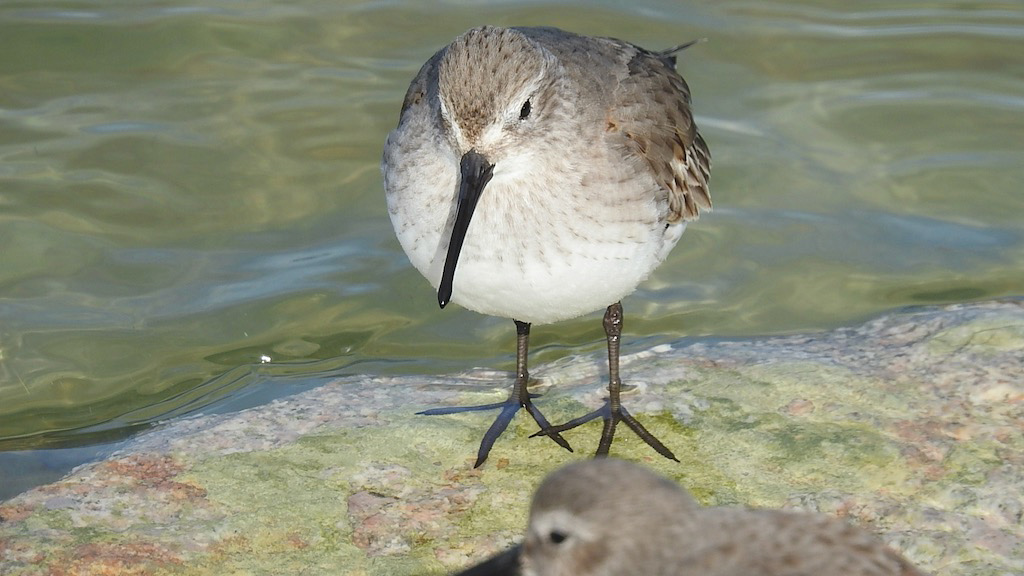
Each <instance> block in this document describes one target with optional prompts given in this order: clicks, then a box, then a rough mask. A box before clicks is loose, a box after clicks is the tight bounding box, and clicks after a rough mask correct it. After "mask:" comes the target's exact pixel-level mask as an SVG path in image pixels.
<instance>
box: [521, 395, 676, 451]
mask: <svg viewBox="0 0 1024 576" xmlns="http://www.w3.org/2000/svg"><path fill="white" fill-rule="evenodd" d="M598 416H600V417H601V418H602V419H603V420H604V428H603V429H602V431H601V442H600V443H599V444H598V446H597V453H596V454H595V456H607V455H608V449H609V448H611V445H612V439H613V438H614V437H615V426H616V424H618V423H619V422H620V421H621V422H623V423H625V424H626V426H628V427H629V429H630V430H632V431H633V432H634V433H636V435H637V436H639V437H640V439H641V440H643V441H644V442H645V443H646V444H647V445H648V446H650V447H651V448H654V451H655V452H657V453H658V454H661V455H662V456H664V457H665V458H668V459H669V460H675V461H676V462H679V459H678V458H676V455H675V454H673V453H672V451H671V450H669V449H668V447H667V446H665V445H664V444H663V443H662V442H661V441H660V440H658V439H657V438H655V437H654V434H651V433H650V432H649V431H648V430H647V428H644V426H643V424H641V423H640V422H639V421H638V420H637V419H636V418H633V415H632V414H630V413H629V412H628V411H627V410H626V408H625V407H623V406H621V405H620V406H619V409H618V410H615V411H613V410H612V409H611V403H610V402H609V401H607V400H605V403H604V405H603V406H601V407H600V408H598V409H597V410H594V411H593V412H590V413H589V414H585V415H583V416H580V417H579V418H574V419H573V420H570V421H568V422H566V423H565V424H559V425H557V426H546V427H542V428H541V430H540V431H538V432H535V433H534V434H532V435H531V436H530V437H531V438H532V437H534V436H551V435H553V434H559V433H561V432H565V431H566V430H571V429H573V428H576V427H577V426H580V425H581V424H586V423H587V422H590V421H591V420H595V419H596V418H597V417H598Z"/></svg>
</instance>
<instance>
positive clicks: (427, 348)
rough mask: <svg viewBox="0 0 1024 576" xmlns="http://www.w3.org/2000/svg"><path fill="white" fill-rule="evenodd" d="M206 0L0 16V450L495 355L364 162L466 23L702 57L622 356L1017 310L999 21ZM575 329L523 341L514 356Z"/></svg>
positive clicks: (1016, 151) (978, 13)
mask: <svg viewBox="0 0 1024 576" xmlns="http://www.w3.org/2000/svg"><path fill="white" fill-rule="evenodd" d="M208 4H209V5H208V6H207V7H196V6H194V5H191V4H188V5H186V4H179V5H174V4H173V3H171V4H168V3H163V4H162V5H161V6H155V7H154V6H144V5H136V4H133V3H129V4H124V5H120V6H118V5H110V4H108V3H94V4H91V3H88V2H85V3H76V4H75V8H74V9H73V10H49V9H44V8H38V7H36V6H35V5H33V4H23V5H22V4H10V3H8V4H5V5H4V6H3V7H0V36H2V37H3V38H4V50H3V51H0V246H3V249H2V252H0V264H2V265H0V450H17V449H25V448H39V447H53V446H75V445H80V444H83V443H85V444H88V443H91V442H94V441H96V440H100V439H103V440H109V439H112V438H118V437H121V436H123V434H124V433H126V432H129V431H131V430H134V429H135V425H138V424H143V423H146V422H150V421H152V420H154V419H158V418H160V417H164V416H167V415H174V414H178V413H181V412H183V411H186V410H193V409H196V408H198V407H202V406H206V405H208V404H210V403H219V404H220V405H222V406H238V405H244V404H246V403H258V402H262V401H265V400H266V399H267V398H270V397H273V396H276V395H281V394H285V393H288V392H290V391H294V390H296V389H298V388H299V387H301V386H302V385H309V383H310V382H314V381H315V379H316V375H318V374H336V373H339V372H373V373H388V372H392V373H393V372H405V373H409V372H424V373H425V372H445V371H450V370H457V369H463V368H466V367H469V366H481V365H489V366H495V367H506V368H507V367H510V362H511V358H510V353H511V351H512V344H511V343H512V339H513V332H512V328H511V323H510V322H508V321H507V320H503V319H493V318H486V317H482V316H478V315H475V314H473V313H470V312H466V311H464V310H457V309H455V310H452V309H448V310H445V311H443V312H442V311H439V310H437V307H436V303H435V302H434V295H433V293H432V292H431V290H430V289H429V287H428V286H427V285H426V283H425V282H424V281H423V280H422V279H421V278H420V276H419V275H418V273H416V272H415V271H414V270H412V268H411V267H410V266H409V265H408V263H407V262H406V260H405V257H404V255H403V254H402V252H401V250H400V248H399V247H398V244H397V242H396V241H395V240H394V238H393V237H392V233H391V226H390V223H389V222H388V220H387V215H386V212H385V209H384V200H383V193H382V191H381V183H380V177H379V173H378V169H377V163H378V159H379V154H380V148H381V145H382V143H383V140H384V137H385V135H386V133H387V131H388V130H390V129H391V128H392V127H393V125H394V124H395V123H396V121H397V114H398V108H399V106H400V102H401V98H402V96H403V94H404V91H405V88H406V86H407V84H408V81H409V79H410V78H411V77H412V75H413V74H414V73H415V71H416V70H417V69H418V67H419V65H420V64H421V63H422V61H423V60H425V59H426V58H427V57H428V56H429V55H430V54H432V53H433V51H434V50H436V49H437V48H438V47H440V46H442V45H444V44H445V43H447V42H448V41H449V40H450V39H451V38H452V37H454V36H455V35H456V34H458V33H459V32H461V31H463V30H465V29H466V28H469V27H471V26H473V25H476V24H479V23H481V22H490V23H495V24H508V25H510V24H548V25H556V26H561V27H564V28H568V29H572V30H575V31H580V32H584V33H590V34H600V35H613V36H618V37H622V38H626V39H629V40H632V41H635V42H637V43H640V44H642V45H645V46H648V47H651V48H657V47H667V46H670V45H673V44H677V43H679V42H682V41H685V40H689V39H692V38H698V37H707V38H708V39H709V42H706V43H703V44H701V45H700V46H699V47H697V48H695V49H693V50H690V51H687V52H686V53H685V54H684V55H683V57H682V58H681V68H682V69H683V70H684V72H685V75H686V77H687V79H688V80H689V82H690V84H691V88H692V90H693V94H694V100H695V105H696V110H697V113H698V122H699V123H700V125H701V127H702V132H703V133H704V134H705V136H706V138H707V140H708V142H709V143H710V146H711V148H712V152H713V156H714V170H713V176H712V189H713V195H714V199H715V202H716V210H715V212H713V213H711V214H709V215H707V216H705V217H702V218H701V220H700V221H699V222H698V223H696V224H695V225H693V226H690V227H689V229H688V230H687V232H686V234H685V236H684V238H683V240H682V242H681V243H680V244H679V246H678V247H677V248H676V250H675V252H674V253H673V254H672V256H671V257H670V258H669V260H668V262H667V263H666V264H665V265H664V266H662V267H661V268H660V269H659V270H658V271H657V272H656V273H655V274H654V275H653V276H652V278H651V279H650V280H649V281H648V282H647V283H645V284H644V285H642V286H641V288H640V290H638V292H637V293H636V294H635V295H634V296H632V297H630V298H628V299H627V300H626V301H625V306H626V310H627V325H626V329H627V333H628V336H629V337H628V338H627V346H629V345H632V346H635V347H637V346H649V345H652V344H654V343H657V342H660V341H666V340H671V339H675V338H680V337H693V336H701V335H714V336H736V335H739V336H742V335H753V334H764V333H778V332H790V331H796V330H816V329H823V328H827V327H832V326H836V325H840V324H846V323H850V322H854V321H857V320H860V319H863V318H866V317H869V316H871V315H874V314H877V313H879V312H881V311H883V310H887V309H891V308H896V307H902V306H907V305H913V304H934V303H943V302H950V301H960V300H973V299H985V298H993V297H998V296H1003V295H1020V294H1022V293H1024V238H1022V236H1024V223H1022V222H1024V218H1021V214H1022V209H1024V199H1022V198H1024V196H1022V195H1021V193H1020V190H1019V188H1020V182H1022V181H1024V157H1022V154H1021V148H1020V134H1024V114H1022V112H1024V56H1022V55H1021V51H1020V50H1019V46H1020V42H1021V39H1022V38H1024V12H1022V11H1021V10H1019V6H1018V5H1014V4H1012V3H996V2H990V3H985V2H977V3H972V4H969V5H967V4H964V5H944V4H934V3H927V2H916V3H915V2H905V3H902V4H900V5H899V6H895V5H891V4H888V3H868V4H865V3H852V4H851V3H839V2H836V3H833V4H831V5H830V4H827V3H821V2H814V3H810V2H808V3H806V4H805V3H799V2H724V3H723V2H719V3H702V4H696V3H695V4H694V5H692V6H678V5H677V3H675V2H668V1H664V2H658V1H650V2H641V3H639V4H638V5H635V6H634V5H631V6H630V7H628V8H626V7H622V8H619V7H616V6H617V5H615V4H614V3H608V6H603V7H601V6H598V7H595V6H594V5H593V4H592V3H587V4H586V5H585V6H584V4H582V3H580V4H579V5H576V6H573V5H571V4H569V5H567V4H564V3H563V4H559V5H558V6H545V5H537V4H533V3H521V4H515V3H506V4H503V5H501V6H500V7H477V8H474V9H473V10H466V9H464V8H460V7H458V6H454V5H453V6H447V5H446V6H431V7H425V6H424V5H422V4H420V3H415V2H404V3H402V2H399V3H387V4H359V5H351V6H345V5H334V4H329V5H323V4H321V3H316V4H313V3H310V4H309V5H308V6H306V5H302V4H295V3H281V4H280V5H278V4H273V3H266V2H264V3H258V4H246V5H244V6H243V5H238V4H235V3H225V2H211V3H208ZM425 19H429V20H430V21H433V22H437V23H438V25H436V26H423V25H422V22H423V21H424V20H425ZM601 341H602V339H601V332H600V323H599V321H598V320H597V317H596V316H595V317H587V318H583V319H578V320H575V321H570V322H565V323H561V324H558V325H554V326H541V327H537V328H536V329H535V333H534V342H533V344H534V347H535V350H536V358H535V360H534V361H535V362H544V361H550V360H553V359H556V358H558V357H560V356H563V355H565V354H569V353H572V352H574V351H578V350H581V351H587V350H596V349H598V348H600V346H601ZM282 374H288V375H289V376H294V377H296V378H297V379H296V380H294V382H296V383H295V384H290V383H289V382H292V381H290V380H288V379H284V380H278V378H280V376H281V375H282ZM272 379H273V380H274V381H275V382H277V384H275V385H273V386H269V385H266V382H268V381H270V380H272ZM298 382H301V383H303V384H298ZM232 402H234V404H232ZM79 450H88V449H79ZM49 454H50V456H49V457H50V458H51V460H50V461H49V462H50V463H51V464H52V463H54V462H55V463H56V464H54V466H55V469H57V470H59V469H63V467H65V464H66V462H68V461H74V460H75V458H71V457H66V456H65V455H64V453H60V452H51V453H49ZM77 454H79V456H77V458H82V457H88V456H82V454H83V452H77ZM45 460H46V457H45V456H44V457H42V459H41V460H34V461H45ZM25 461H26V460H25V458H24V455H22V456H12V455H10V454H9V455H7V456H3V455H2V454H0V464H2V465H0V469H2V470H4V472H2V474H4V475H6V476H5V478H7V481H5V482H0V484H5V485H7V486H14V485H15V484H13V483H12V482H14V481H13V480H11V478H21V479H22V480H24V478H29V477H31V478H33V479H34V478H36V476H35V472H31V471H29V469H30V468H32V467H31V466H28V465H26V464H24V462H25ZM0 480H3V478H0ZM18 485H19V486H20V485H22V484H20V483H19V484H18ZM11 490H13V488H9V489H8V493H7V494H5V493H4V492H3V490H2V489H0V497H3V496H4V495H9V491H11Z"/></svg>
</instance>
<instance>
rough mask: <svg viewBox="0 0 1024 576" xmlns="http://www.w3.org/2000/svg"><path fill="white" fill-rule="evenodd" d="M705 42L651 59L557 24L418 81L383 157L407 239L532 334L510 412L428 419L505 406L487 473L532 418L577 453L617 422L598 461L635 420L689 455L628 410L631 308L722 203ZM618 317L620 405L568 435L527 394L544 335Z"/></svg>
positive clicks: (479, 304)
mask: <svg viewBox="0 0 1024 576" xmlns="http://www.w3.org/2000/svg"><path fill="white" fill-rule="evenodd" d="M691 44H692V43H691ZM688 45H689V44H687V45H683V46H678V47H676V48H672V49H669V50H665V51H662V52H651V51H648V50H644V49H643V48H640V47H638V46H634V45H633V44H629V43H627V42H623V41H621V40H615V39H612V38H591V37H587V36H579V35H576V34H572V33H570V32H565V31H563V30H559V29H556V28H496V27H491V26H485V27H482V28H475V29H473V30H470V31H468V32H466V33H465V34H463V35H462V36H459V37H458V38H456V39H455V40H454V41H453V42H452V43H451V44H449V45H448V46H446V47H445V48H443V49H442V50H441V51H439V52H438V53H437V54H435V55H434V56H433V57H432V58H430V60H428V61H427V63H426V64H424V65H423V67H422V68H421V69H420V71H419V74H417V75H416V78H414V79H413V81H412V84H411V85H410V86H409V91H408V92H407V93H406V96H405V101H404V103H403V105H402V114H401V118H400V120H399V123H398V127H397V128H396V129H395V130H394V131H393V132H391V134H390V135H388V140H387V144H386V145H385V147H384V158H383V161H382V170H383V173H384V187H385V189H386V192H387V202H388V212H389V214H390V216H391V222H392V224H393V225H394V227H395V233H396V234H397V236H398V240H399V242H400V243H401V245H402V248H403V249H404V250H405V253H406V254H407V255H408V256H409V260H411V261H412V264H413V266H415V267H416V269H417V270H419V271H420V273H422V274H423V275H424V276H425V277H426V278H427V280H429V281H430V283H431V284H432V285H433V286H434V288H436V289H437V300H438V304H440V305H441V307H442V308H444V307H445V306H446V305H447V304H448V303H449V302H455V303H457V304H459V305H461V306H463V307H465V308H468V309H470V310H475V311H476V312H480V313H482V314H489V315H492V316H502V317H506V318H511V319H513V320H514V321H515V324H516V334H517V347H516V380H515V384H514V386H513V388H512V393H511V395H510V396H509V398H508V400H507V401H505V402H500V403H497V404H488V405H484V406H471V407H454V408H439V409H434V410H427V411H425V412H421V414H451V413H455V412H463V411H470V410H487V409H500V410H501V412H500V414H499V415H498V417H497V419H496V420H495V421H494V424H492V425H491V427H490V429H488V431H487V433H486V434H485V435H484V438H483V441H482V442H481V444H480V449H479V452H478V454H477V461H476V466H479V465H480V464H482V463H483V462H484V460H485V459H486V458H487V454H488V453H489V452H490V449H491V447H492V446H493V445H494V442H495V440H497V438H498V436H499V435H501V433H502V432H503V431H504V430H505V428H506V427H507V426H508V423H509V422H510V421H511V419H512V417H513V416H514V415H515V413H516V411H518V410H519V408H521V407H522V408H526V409H527V411H528V412H529V413H530V414H531V415H532V416H533V418H534V420H535V421H536V422H537V424H538V425H539V426H540V428H541V430H540V432H538V433H537V435H546V436H549V437H550V438H552V439H553V440H554V441H555V442H557V443H558V444H559V445H560V446H562V447H564V448H566V449H568V450H571V448H570V447H569V444H568V442H566V441H565V439H564V438H563V437H562V435H561V432H564V431H565V430H568V429H570V428H574V427H576V426H579V425H580V424H583V423H584V422H588V421H590V420H593V419H595V418H597V417H599V416H600V417H602V418H603V419H604V428H603V431H602V434H601V441H600V443H599V445H598V449H597V454H598V455H606V454H607V453H608V449H609V447H610V446H611V443H612V439H613V437H614V434H615V426H616V424H617V423H618V422H620V421H621V422H624V423H625V424H626V425H627V426H629V428H631V429H632V430H633V431H634V432H636V433H637V434H638V435H639V436H640V437H641V438H642V439H643V440H644V441H645V442H646V443H647V444H649V445H650V446H651V447H653V448H654V449H655V450H657V451H658V453H660V454H661V455H663V456H665V457H666V458H671V459H673V460H675V459H676V458H675V455H674V454H672V451H671V450H669V449H668V448H667V447H665V445H664V444H662V443H661V442H660V441H659V440H658V439H657V438H655V437H654V436H653V435H651V433H650V432H648V431H647V430H646V429H645V428H644V427H643V426H642V425H641V424H640V423H639V422H638V421H637V420H636V419H635V418H633V417H632V416H630V414H629V412H627V411H626V409H625V407H623V406H622V404H621V403H620V401H619V391H620V388H621V381H620V380H619V344H620V338H621V334H622V305H621V303H620V302H619V301H620V300H621V299H622V298H623V297H624V296H626V295H628V294H630V293H631V292H633V290H635V289H636V286H637V284H639V283H640V282H641V281H643V280H644V279H645V278H647V276H648V275H649V274H650V273H651V271H652V270H654V269H655V268H656V267H657V266H658V265H659V264H660V263H661V262H662V261H663V260H664V259H665V257H666V256H667V255H668V253H669V251H670V250H671V249H672V247H673V246H675V244H676V242H678V241H679V237H680V235H682V233H683V230H684V229H685V228H686V222H687V221H688V220H693V219H695V218H697V216H698V215H699V213H700V209H702V208H704V209H710V208H711V197H710V195H709V193H708V176H709V171H710V167H711V156H710V154H709V153H708V148H707V144H705V143H704V139H703V138H702V137H701V135H700V134H699V133H698V132H697V126H696V125H695V124H694V122H693V115H692V112H691V109H690V90H689V87H688V86H687V85H686V82H685V81H684V80H683V78H682V77H681V76H680V75H679V74H678V73H676V71H675V56H674V54H675V53H676V52H678V51H679V50H682V49H683V48H685V47H686V46H688ZM602 308H605V315H604V330H605V334H606V336H607V340H608V374H609V384H608V399H607V401H606V403H605V404H604V406H602V407H601V408H599V409H598V410H595V411H594V412H591V413H590V414H587V415H585V416H582V417H580V418H577V419H575V420H572V421H570V422H566V423H565V424H562V425H558V426H552V425H551V424H549V423H548V421H547V419H546V418H545V417H544V416H543V415H542V414H541V412H540V411H539V410H538V409H537V408H536V407H535V406H534V405H533V403H532V401H531V398H532V397H533V395H531V394H530V393H529V391H528V390H527V383H528V381H529V373H528V371H527V349H528V342H529V336H530V325H531V324H547V323H551V322H557V321H560V320H566V319H569V318H574V317H577V316H581V315H583V314H587V313H590V312H593V311H595V310H600V309H602Z"/></svg>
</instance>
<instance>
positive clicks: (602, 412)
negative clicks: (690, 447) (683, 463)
mask: <svg viewBox="0 0 1024 576" xmlns="http://www.w3.org/2000/svg"><path fill="white" fill-rule="evenodd" d="M604 334H605V338H607V340H608V399H607V400H606V401H605V403H604V406H601V407H600V408H598V409H597V410H594V411H593V412H591V413H589V414H585V415H583V416H580V417H579V418H576V419H574V420H570V421H568V422H566V423H565V424H560V425H558V426H551V427H549V428H543V429H541V431H540V432H537V433H536V434H534V436H550V435H552V434H559V433H561V432H565V431H566V430H569V429H572V428H575V427H577V426H579V425H580V424H584V423H586V422H590V421H591V420H593V419H595V418H597V417H598V416H600V417H601V418H602V419H603V420H604V428H602V430H601V441H600V442H599V443H598V445H597V454H596V455H597V456H607V455H608V449H609V448H611V446H612V440H613V439H614V438H615V426H616V424H618V423H619V422H620V421H621V422H623V423H624V424H625V425H626V426H628V427H629V429H630V430H632V431H633V432H635V433H636V435H637V436H639V437H640V439H641V440H643V441H644V442H646V443H647V445H648V446H650V447H651V448H654V450H655V451H656V452H657V453H658V454H661V455H662V456H664V457H665V458H668V459H669V460H675V461H676V462H678V461H679V460H678V459H677V458H676V456H675V454H673V453H672V451H671V450H669V449H668V447H667V446H665V445H664V444H662V443H661V441H660V440H658V439H657V438H655V437H654V435H653V434H651V433H650V432H648V431H647V429H646V428H644V427H643V425H642V424H640V422H638V421H637V420H636V418H633V416H632V415H631V414H630V413H629V412H628V411H627V410H626V408H625V407H624V406H623V405H622V402H621V401H620V399H619V393H620V392H621V390H622V380H621V379H619V347H620V346H621V339H622V303H621V302H616V303H615V304H612V305H611V306H609V307H608V309H607V310H605V312H604Z"/></svg>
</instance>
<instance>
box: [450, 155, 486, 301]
mask: <svg viewBox="0 0 1024 576" xmlns="http://www.w3.org/2000/svg"><path fill="white" fill-rule="evenodd" d="M459 171H460V173H461V176H460V178H459V205H458V208H457V209H456V212H455V225H454V226H453V227H452V237H451V239H450V240H449V241H448V255H447V256H446V257H445V259H444V271H443V272H442V273H441V284H440V286H438V288H437V303H438V304H439V305H440V306H441V308H444V307H445V306H447V305H448V302H450V301H451V299H452V281H453V280H454V279H455V266H456V265H457V264H458V263H459V252H460V251H461V250H462V243H463V242H464V241H465V240H466V231H467V230H469V221H470V220H472V219H473V211H474V210H476V202H477V200H479V199H480V194H481V193H483V191H484V186H486V185H487V183H488V182H490V181H491V176H493V175H494V164H491V163H490V162H488V161H487V158H486V157H485V156H484V155H483V154H479V153H477V152H476V151H475V150H470V151H469V152H466V153H465V154H463V155H462V161H461V162H460V163H459Z"/></svg>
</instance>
